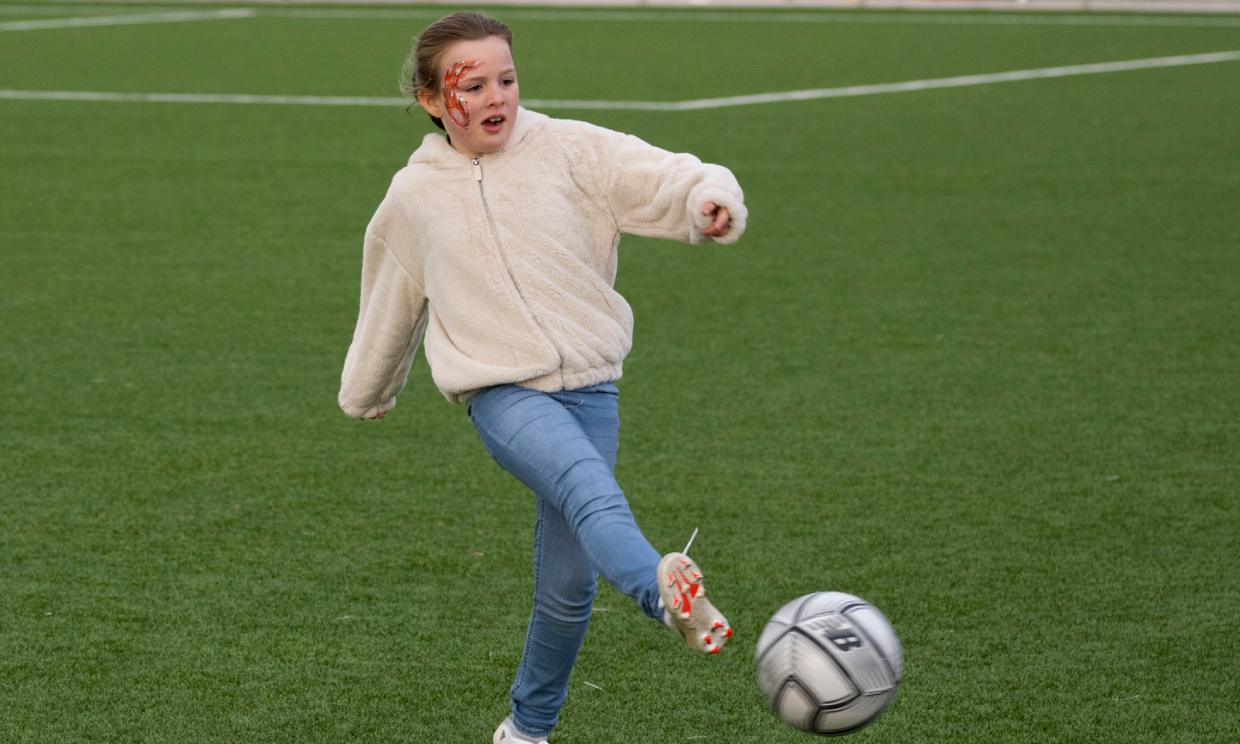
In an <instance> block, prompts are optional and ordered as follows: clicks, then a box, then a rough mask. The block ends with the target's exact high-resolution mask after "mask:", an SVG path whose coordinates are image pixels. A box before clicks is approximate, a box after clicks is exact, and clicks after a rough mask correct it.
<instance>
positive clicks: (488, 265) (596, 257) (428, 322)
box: [339, 13, 746, 744]
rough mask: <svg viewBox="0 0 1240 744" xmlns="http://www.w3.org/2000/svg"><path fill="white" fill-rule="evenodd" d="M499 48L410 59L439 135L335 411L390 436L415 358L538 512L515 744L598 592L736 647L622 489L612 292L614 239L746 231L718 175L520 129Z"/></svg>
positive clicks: (568, 658) (545, 703) (548, 722)
mask: <svg viewBox="0 0 1240 744" xmlns="http://www.w3.org/2000/svg"><path fill="white" fill-rule="evenodd" d="M511 46H512V34H511V32H510V31H509V29H508V27H507V26H505V25H504V24H502V23H500V22H499V21H497V20H495V19H493V18H491V17H489V16H486V15H484V14H481V13H454V14H452V15H450V16H447V17H445V18H442V19H440V20H439V21H437V22H435V23H434V24H432V25H431V26H430V27H429V28H427V29H426V30H425V31H424V32H423V33H422V35H421V36H420V37H419V38H418V42H417V45H416V47H415V49H414V51H413V53H412V54H411V55H410V59H409V63H408V66H407V70H408V75H407V76H406V81H405V82H406V84H407V86H408V90H409V92H410V93H412V94H413V95H414V96H415V97H416V100H417V102H418V104H420V105H421V107H422V108H423V109H425V111H426V112H427V113H428V114H429V115H430V117H431V119H432V120H433V121H434V122H435V124H436V125H437V126H439V127H440V128H441V129H443V130H444V131H445V133H446V135H447V136H446V137H444V136H442V135H439V134H432V135H427V136H426V138H425V139H424V140H423V142H422V145H421V146H420V147H419V148H418V149H417V150H416V151H415V152H414V153H413V155H412V157H410V159H409V164H408V166H406V167H405V168H404V169H402V170H401V171H400V172H398V173H397V174H396V176H395V178H393V180H392V185H391V188H390V189H389V190H388V193H387V196H386V197H385V198H384V200H383V202H382V203H381V204H380V205H379V208H378V210H377V211H376V212H375V215H374V217H373V219H371V221H370V224H369V225H368V226H367V228H366V235H365V241H364V248H363V258H362V288H361V307H360V312H359V316H358V321H357V328H356V331H355V332H354V334H353V342H352V345H351V346H350V347H349V353H348V356H347V358H346V360H345V365H344V373H343V375H342V379H341V388H340V396H339V402H340V407H341V408H342V409H343V410H344V411H345V413H347V414H349V415H350V416H354V417H357V418H362V419H379V418H383V416H384V415H385V414H386V413H387V412H388V411H390V410H392V408H393V407H394V406H395V405H396V396H397V394H398V393H399V392H400V391H401V390H402V388H403V387H404V385H405V382H406V378H407V376H408V374H409V368H410V365H411V364H412V362H413V357H414V353H415V352H416V351H417V348H418V346H419V345H424V346H425V349H426V358H427V362H428V363H429V365H430V368H431V376H432V377H433V379H434V382H435V385H436V386H437V387H438V388H439V390H440V391H441V392H442V393H443V395H444V396H445V397H447V398H448V399H449V400H451V401H453V402H456V403H463V404H466V406H467V411H468V413H469V416H470V418H471V420H472V422H473V425H474V427H475V428H476V429H477V431H478V435H479V437H480V438H481V439H482V443H483V445H484V446H485V447H486V449H487V451H488V452H489V453H490V454H491V455H492V457H494V459H495V460H496V461H497V462H498V463H499V464H500V465H501V466H502V467H503V468H504V469H505V470H507V471H508V472H509V473H511V474H512V475H513V476H515V477H516V478H518V479H520V481H521V482H522V483H524V484H525V485H526V486H528V487H529V488H530V490H532V491H533V492H534V494H535V496H536V503H537V521H536V524H535V527H534V608H533V614H532V617H531V619H530V623H529V629H528V632H527V635H526V640H525V650H524V653H523V655H522V658H521V662H520V666H519V667H518V669H517V673H516V681H515V682H514V684H513V687H512V694H511V715H510V716H509V717H508V718H507V719H505V720H504V722H503V723H501V724H500V726H499V728H498V729H497V730H496V732H495V735H494V739H493V740H494V741H495V742H505V744H521V743H527V742H528V743H535V742H545V741H546V737H547V735H548V734H549V732H550V731H551V729H552V728H553V727H554V726H555V724H556V722H557V720H558V717H559V711H560V708H561V706H562V705H563V704H564V699H565V697H566V695H567V691H568V679H569V673H570V672H571V671H572V667H573V663H574V661H575V659H576V656H577V651H578V649H579V648H580V646H581V642H582V639H583V638H584V636H585V632H586V625H587V623H588V622H589V619H590V611H591V603H592V601H593V598H594V592H595V581H596V578H597V576H599V575H602V576H603V578H604V579H606V580H607V581H608V582H610V583H611V584H612V585H613V586H615V587H616V588H617V589H618V590H619V591H621V592H623V593H624V594H626V595H628V596H629V597H632V598H633V599H634V600H635V601H636V603H637V605H638V607H640V608H641V610H642V611H643V612H644V613H646V614H647V615H649V616H650V617H651V618H654V619H656V620H659V621H661V622H664V623H665V624H667V625H669V626H670V627H672V628H674V629H676V630H678V631H679V632H680V634H681V635H682V636H683V637H684V639H685V640H686V641H687V642H688V644H689V645H690V646H691V647H692V648H694V649H696V650H698V651H702V652H706V653H717V652H718V651H719V649H720V648H721V647H722V646H723V645H724V643H725V642H726V641H727V639H728V638H729V637H730V636H731V634H732V631H731V628H730V627H729V626H728V623H727V620H726V619H724V617H723V615H722V614H721V613H720V612H719V611H718V610H716V609H715V607H714V606H713V605H712V604H711V603H710V602H709V601H708V600H707V599H706V590H705V586H704V584H703V580H702V572H701V571H700V570H699V568H698V566H697V565H696V564H695V563H694V562H693V561H692V560H691V559H689V558H688V556H686V555H684V554H683V553H669V554H667V555H665V556H663V557H662V558H661V559H660V557H659V554H658V553H657V552H655V549H654V548H653V547H651V545H650V543H649V542H648V541H647V540H646V538H645V537H644V536H643V534H642V532H641V530H640V529H639V528H638V526H637V524H636V522H635V521H634V519H633V514H632V512H631V511H630V510H629V505H628V502H627V500H626V498H625V496H624V492H623V491H621V489H620V486H619V485H618V484H617V483H616V479H615V476H614V473H613V471H614V468H615V464H616V447H617V442H618V433H619V417H618V413H617V399H618V395H619V391H618V390H617V389H616V386H615V384H614V382H615V381H616V380H617V379H619V377H620V372H621V363H622V362H623V361H624V357H625V355H626V354H627V353H628V351H629V347H630V343H631V338H632V326H633V315H632V311H631V310H630V308H629V305H628V303H627V302H625V300H624V298H623V297H621V296H620V295H619V294H618V293H617V292H616V291H615V289H613V288H612V283H613V281H614V280H615V276H616V262H617V255H616V249H617V246H618V245H619V242H620V234H621V233H633V234H637V235H646V236H654V237H659V238H670V239H675V240H682V241H687V242H690V243H702V242H707V241H714V242H718V243H731V242H733V241H735V240H736V239H737V238H738V237H739V236H740V234H741V232H742V231H743V230H744V228H745V217H746V210H745V205H744V196H743V194H742V192H741V189H740V186H739V185H738V184H737V182H736V179H735V178H734V177H733V176H732V173H731V172H729V171H728V170H727V169H726V168H723V167H720V166H717V165H708V164H704V163H702V162H701V161H699V160H698V159H697V158H695V157H693V156H692V155H684V154H680V155H677V154H673V153H670V152H667V151H664V150H660V149H658V148H656V147H652V146H651V145H648V144H646V143H645V142H643V141H641V140H639V139H637V138H636V137H632V136H626V135H623V134H619V133H617V132H612V131H609V130H607V129H602V128H600V127H596V126H592V125H590V124H585V123H582V122H577V121H568V120H559V119H552V118H550V117H547V116H544V115H542V114H539V113H535V112H533V111H529V110H527V109H523V108H521V107H520V106H519V105H518V86H517V71H516V67H515V65H514V64H513V59H512V51H511ZM690 526H691V525H686V532H687V531H688V527H690Z"/></svg>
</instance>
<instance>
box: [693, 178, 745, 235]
mask: <svg viewBox="0 0 1240 744" xmlns="http://www.w3.org/2000/svg"><path fill="white" fill-rule="evenodd" d="M707 202H714V203H715V204H716V205H718V206H720V207H723V208H724V209H726V210H728V215H729V216H730V217H731V218H732V229H731V230H729V231H728V234H727V235H720V236H718V237H711V236H709V235H703V234H702V230H703V229H705V228H706V227H709V226H710V223H711V218H710V217H709V216H707V215H704V214H702V208H703V207H705V206H706V203H707ZM748 217H749V210H748V209H746V208H745V202H744V201H742V198H740V197H738V195H737V194H734V193H732V192H731V191H729V190H726V189H722V188H720V187H718V186H701V187H698V188H696V189H694V190H693V193H692V194H691V195H690V197H689V224H690V226H691V228H690V241H689V242H691V243H693V244H695V245H697V244H700V243H705V242H707V241H711V242H715V243H721V244H724V245H728V244H731V243H735V242H736V241H737V240H739V239H740V237H741V233H743V232H745V222H746V220H747V218H748Z"/></svg>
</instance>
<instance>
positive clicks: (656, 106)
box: [0, 50, 1240, 111]
mask: <svg viewBox="0 0 1240 744" xmlns="http://www.w3.org/2000/svg"><path fill="white" fill-rule="evenodd" d="M1236 61H1240V50H1235V51H1229V52H1209V53H1206V54H1181V55H1176V56H1172V57H1153V58H1150V59H1131V60H1123V61H1119V62H1097V63H1094V64H1085V65H1065V66H1062V67H1043V68H1039V69H1033V70H1011V71H1008V72H991V73H984V74H980V75H958V76H955V77H945V78H931V79H927V80H906V81H904V82H899V83H877V84H872V85H848V86H844V87H840V88H815V89H811V90H791V91H783V92H779V93H758V94H753V95H744V96H728V97H725V98H698V99H693V100H688V101H590V100H563V99H534V98H532V99H526V100H525V101H523V102H522V103H523V104H524V105H526V106H528V107H529V108H532V109H571V110H612V111H701V110H705V109H719V108H735V107H738V106H756V105H759V104H766V103H789V102H796V101H815V100H821V99H824V98H851V97H856V96H873V95H883V94H886V93H911V92H916V91H923V90H938V89H943V88H963V87H968V86H974V85H991V84H996V83H1012V82H1018V81H1024V80H1044V79H1051V78H1062V77H1073V76H1078V75H1101V74H1106V73H1113V72H1130V71H1134V70H1151V69H1158V68H1167V67H1186V66H1189V65H1207V64H1215V63H1219V62H1236ZM0 100H25V101H92V102H112V103H216V104H220V103H222V104H259V105H276V106H395V105H400V106H408V105H409V104H410V101H409V99H407V98H399V97H376V96H272V95H229V94H214V93H108V92H97V91H71V90H42V91H40V90H0Z"/></svg>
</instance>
